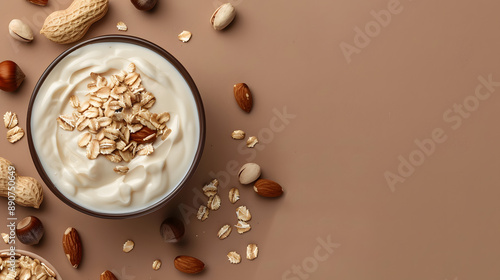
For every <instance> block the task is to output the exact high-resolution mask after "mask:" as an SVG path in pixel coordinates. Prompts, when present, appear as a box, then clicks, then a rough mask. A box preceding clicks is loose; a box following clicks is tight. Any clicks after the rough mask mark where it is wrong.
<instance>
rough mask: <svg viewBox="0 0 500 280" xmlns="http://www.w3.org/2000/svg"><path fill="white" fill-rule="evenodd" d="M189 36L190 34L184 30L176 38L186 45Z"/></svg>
mask: <svg viewBox="0 0 500 280" xmlns="http://www.w3.org/2000/svg"><path fill="white" fill-rule="evenodd" d="M191 36H192V34H191V32H189V31H186V30H184V31H182V32H181V33H180V34H179V35H177V38H179V40H180V41H181V42H183V43H187V42H189V40H191Z"/></svg>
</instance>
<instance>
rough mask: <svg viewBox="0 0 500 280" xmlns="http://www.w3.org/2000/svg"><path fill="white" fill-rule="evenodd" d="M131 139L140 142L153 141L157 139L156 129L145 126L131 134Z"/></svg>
mask: <svg viewBox="0 0 500 280" xmlns="http://www.w3.org/2000/svg"><path fill="white" fill-rule="evenodd" d="M130 140H131V141H135V142H137V143H138V144H145V143H153V142H154V141H155V140H156V131H155V130H152V129H150V128H148V127H147V126H144V127H142V128H141V129H140V130H139V131H137V132H135V133H132V134H130Z"/></svg>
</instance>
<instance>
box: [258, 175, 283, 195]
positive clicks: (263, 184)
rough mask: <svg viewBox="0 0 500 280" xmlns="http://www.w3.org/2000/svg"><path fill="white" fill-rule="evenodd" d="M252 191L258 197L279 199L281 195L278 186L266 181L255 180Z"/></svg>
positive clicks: (281, 191)
mask: <svg viewBox="0 0 500 280" xmlns="http://www.w3.org/2000/svg"><path fill="white" fill-rule="evenodd" d="M253 189H254V191H255V192H256V193H257V194H258V195H260V196H264V197H279V196H281V195H282V194H283V188H282V187H281V186H280V184H278V183H276V182H274V181H272V180H268V179H259V180H257V182H255V185H254V187H253Z"/></svg>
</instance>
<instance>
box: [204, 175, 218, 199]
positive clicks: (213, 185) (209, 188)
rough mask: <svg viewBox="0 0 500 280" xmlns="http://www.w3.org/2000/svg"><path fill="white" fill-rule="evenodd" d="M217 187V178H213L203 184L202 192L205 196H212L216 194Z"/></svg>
mask: <svg viewBox="0 0 500 280" xmlns="http://www.w3.org/2000/svg"><path fill="white" fill-rule="evenodd" d="M218 188H219V180H217V179H213V180H212V181H211V182H210V183H208V184H206V185H205V186H203V193H204V194H205V195H206V196H207V197H212V196H214V195H216V194H217V192H218Z"/></svg>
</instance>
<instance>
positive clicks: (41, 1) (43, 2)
mask: <svg viewBox="0 0 500 280" xmlns="http://www.w3.org/2000/svg"><path fill="white" fill-rule="evenodd" d="M28 1H29V2H30V3H33V4H35V5H38V6H47V3H48V2H49V1H48V0H28Z"/></svg>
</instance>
